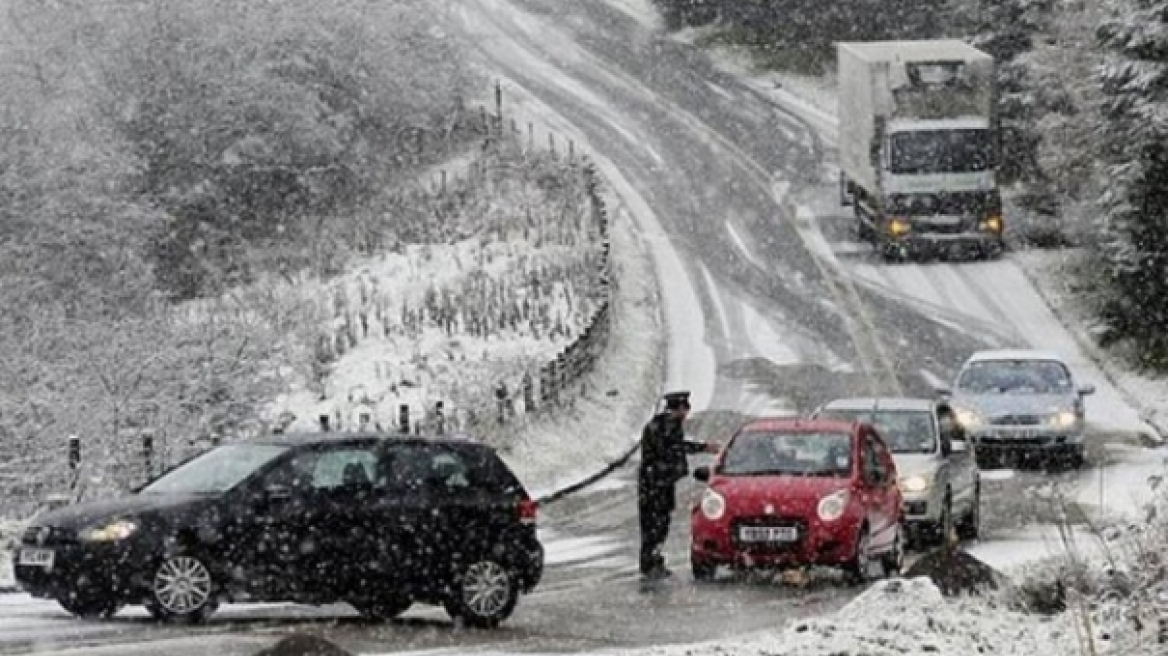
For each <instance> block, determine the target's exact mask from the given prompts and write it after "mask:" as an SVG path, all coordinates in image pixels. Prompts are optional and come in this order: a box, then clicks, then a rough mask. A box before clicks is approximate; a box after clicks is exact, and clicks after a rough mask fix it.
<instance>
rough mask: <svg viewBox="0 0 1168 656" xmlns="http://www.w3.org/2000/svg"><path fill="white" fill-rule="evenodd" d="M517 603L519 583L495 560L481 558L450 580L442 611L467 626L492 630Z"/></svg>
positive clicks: (512, 574)
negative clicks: (444, 608) (450, 586)
mask: <svg viewBox="0 0 1168 656" xmlns="http://www.w3.org/2000/svg"><path fill="white" fill-rule="evenodd" d="M518 601H519V581H518V580H517V579H516V578H515V575H514V573H513V572H511V571H510V570H508V569H507V568H506V567H504V566H503V564H502V563H500V562H499V561H497V560H494V559H492V558H481V559H479V560H475V561H472V562H471V563H470V564H469V565H467V566H466V567H463V568H462V569H461V570H460V571H459V572H458V574H457V576H456V577H455V580H454V585H453V588H452V590H451V595H450V597H448V598H447V600H446V603H445V606H446V612H447V613H449V614H450V616H451V617H452V618H455V619H459V618H461V619H462V620H463V621H464V622H466V623H467V625H469V626H475V627H481V628H493V627H496V626H498V625H499V623H500V622H502V621H503V620H505V619H507V618H508V617H510V616H511V613H512V612H513V611H514V610H515V604H516V603H518Z"/></svg>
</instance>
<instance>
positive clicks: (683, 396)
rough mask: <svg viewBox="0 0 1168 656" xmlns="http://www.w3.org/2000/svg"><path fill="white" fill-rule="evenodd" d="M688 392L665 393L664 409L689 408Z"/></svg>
mask: <svg viewBox="0 0 1168 656" xmlns="http://www.w3.org/2000/svg"><path fill="white" fill-rule="evenodd" d="M689 408H690V405H689V392H670V393H668V394H666V395H665V409H666V410H689Z"/></svg>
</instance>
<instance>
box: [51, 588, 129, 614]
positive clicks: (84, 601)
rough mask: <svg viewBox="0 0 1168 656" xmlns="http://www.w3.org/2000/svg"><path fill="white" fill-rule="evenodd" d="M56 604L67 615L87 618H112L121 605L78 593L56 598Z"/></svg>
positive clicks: (95, 596) (97, 596)
mask: <svg viewBox="0 0 1168 656" xmlns="http://www.w3.org/2000/svg"><path fill="white" fill-rule="evenodd" d="M57 603H58V604H61V608H64V609H65V611H66V612H68V613H69V614H71V615H76V616H77V617H87V618H98V617H102V618H105V617H113V616H114V615H115V614H117V612H118V611H119V610H121V608H122V604H120V603H119V602H117V601H113V600H111V599H107V598H103V597H101V596H99V595H94V594H89V593H78V592H71V593H69V594H66V595H61V596H60V597H57Z"/></svg>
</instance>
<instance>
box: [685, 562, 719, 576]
mask: <svg viewBox="0 0 1168 656" xmlns="http://www.w3.org/2000/svg"><path fill="white" fill-rule="evenodd" d="M689 564H690V568H691V569H692V570H693V577H694V580H695V581H713V580H714V577H716V576H717V575H718V566H717V565H716V564H714V563H710V562H706V561H704V560H701V559H700V558H695V557H692V556H691V557H690V559H689Z"/></svg>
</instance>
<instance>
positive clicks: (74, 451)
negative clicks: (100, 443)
mask: <svg viewBox="0 0 1168 656" xmlns="http://www.w3.org/2000/svg"><path fill="white" fill-rule="evenodd" d="M80 469H81V438H80V437H77V436H76V435H70V436H69V489H70V490H75V489H77V481H78V479H79V478H80V477H81V476H80V471H79V470H80Z"/></svg>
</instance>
